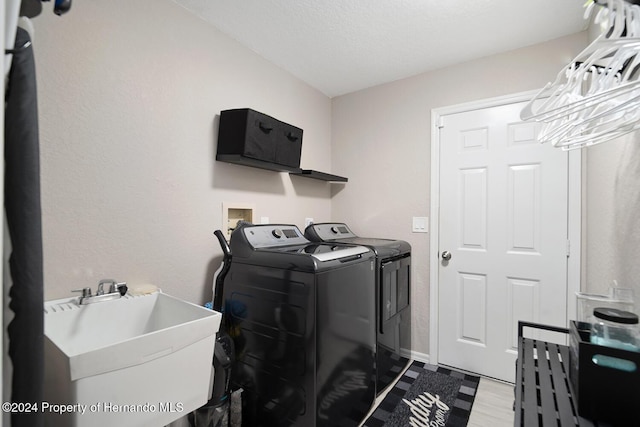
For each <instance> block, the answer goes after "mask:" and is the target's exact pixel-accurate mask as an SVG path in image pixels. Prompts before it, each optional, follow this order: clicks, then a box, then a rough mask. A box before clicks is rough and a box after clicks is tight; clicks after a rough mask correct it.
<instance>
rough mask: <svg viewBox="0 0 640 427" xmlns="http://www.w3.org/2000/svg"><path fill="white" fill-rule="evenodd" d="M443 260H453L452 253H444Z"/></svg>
mask: <svg viewBox="0 0 640 427" xmlns="http://www.w3.org/2000/svg"><path fill="white" fill-rule="evenodd" d="M442 259H443V260H445V261H449V260H450V259H451V252H449V251H444V252H442Z"/></svg>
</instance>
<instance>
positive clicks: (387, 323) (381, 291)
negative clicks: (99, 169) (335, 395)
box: [304, 223, 411, 394]
mask: <svg viewBox="0 0 640 427" xmlns="http://www.w3.org/2000/svg"><path fill="white" fill-rule="evenodd" d="M304 235H305V237H306V238H307V239H309V240H310V241H312V242H332V243H335V244H344V245H361V246H366V247H368V248H370V249H371V250H373V252H374V253H375V254H376V276H375V279H374V282H375V289H376V331H377V351H376V359H377V378H376V390H377V394H380V392H382V391H383V390H384V389H385V388H386V387H387V386H389V384H390V383H391V382H392V381H393V380H394V379H395V378H396V377H397V376H398V375H399V374H400V373H401V372H402V371H403V369H404V368H405V367H406V366H407V364H408V362H409V359H408V358H406V357H404V356H403V355H402V354H401V350H402V349H404V350H405V351H407V352H408V351H410V350H411V304H410V295H409V294H410V288H411V245H409V243H407V242H405V241H403V240H392V239H377V238H366V237H358V236H356V235H355V234H354V233H353V232H352V231H351V230H350V229H349V227H348V226H347V225H346V224H343V223H318V224H311V225H309V226H308V227H307V228H306V229H305V231H304ZM374 282H372V283H374Z"/></svg>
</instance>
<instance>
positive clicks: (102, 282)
mask: <svg viewBox="0 0 640 427" xmlns="http://www.w3.org/2000/svg"><path fill="white" fill-rule="evenodd" d="M116 283H117V282H116V281H115V280H113V279H102V280H100V281H99V282H98V291H97V292H96V295H104V285H106V284H109V286H110V289H113V286H114V285H115V284H116Z"/></svg>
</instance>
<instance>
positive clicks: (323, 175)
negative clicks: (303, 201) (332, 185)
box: [289, 169, 349, 182]
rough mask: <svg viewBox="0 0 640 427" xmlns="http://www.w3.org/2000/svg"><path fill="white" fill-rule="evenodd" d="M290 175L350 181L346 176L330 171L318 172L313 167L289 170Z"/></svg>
mask: <svg viewBox="0 0 640 427" xmlns="http://www.w3.org/2000/svg"><path fill="white" fill-rule="evenodd" d="M289 175H297V176H304V177H305V178H313V179H318V180H320V181H327V182H347V181H349V179H348V178H345V177H343V176H338V175H332V174H330V173H325V172H318V171H315V170H312V169H300V170H299V171H296V172H289Z"/></svg>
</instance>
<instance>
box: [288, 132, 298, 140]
mask: <svg viewBox="0 0 640 427" xmlns="http://www.w3.org/2000/svg"><path fill="white" fill-rule="evenodd" d="M287 139H288V140H289V141H291V142H293V141H297V140H298V137H297V136H296V135H294V134H293V133H291V132H288V133H287Z"/></svg>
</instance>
